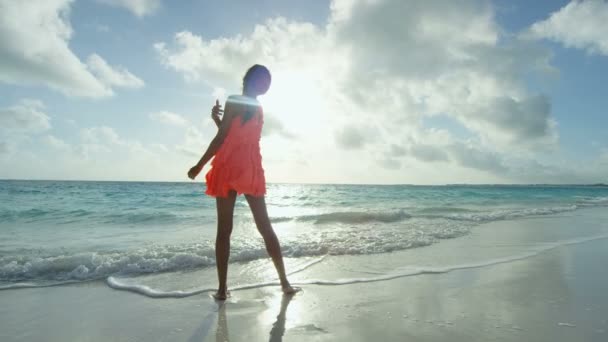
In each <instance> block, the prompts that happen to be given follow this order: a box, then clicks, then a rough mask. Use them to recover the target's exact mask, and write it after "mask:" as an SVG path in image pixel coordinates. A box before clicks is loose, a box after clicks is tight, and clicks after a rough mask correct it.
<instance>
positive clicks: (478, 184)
mask: <svg viewBox="0 0 608 342" xmlns="http://www.w3.org/2000/svg"><path fill="white" fill-rule="evenodd" d="M0 181H19V182H27V181H30V182H90V183H93V182H97V183H102V182H107V183H196V184H203V183H204V182H202V181H186V180H185V181H167V180H107V179H104V180H99V179H97V180H96V179H25V178H0ZM266 184H279V185H281V184H288V185H374V186H605V187H608V183H604V182H594V183H434V184H431V183H420V184H413V183H314V182H311V183H308V182H302V183H298V182H266Z"/></svg>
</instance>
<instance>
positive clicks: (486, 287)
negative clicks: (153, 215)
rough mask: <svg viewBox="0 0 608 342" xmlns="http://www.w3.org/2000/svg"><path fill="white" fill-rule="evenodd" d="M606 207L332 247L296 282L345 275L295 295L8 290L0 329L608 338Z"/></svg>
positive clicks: (160, 336) (160, 334)
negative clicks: (370, 250) (395, 245)
mask: <svg viewBox="0 0 608 342" xmlns="http://www.w3.org/2000/svg"><path fill="white" fill-rule="evenodd" d="M607 216H608V213H606V212H605V210H603V209H601V208H599V209H589V210H581V211H578V212H576V213H568V214H563V215H560V216H550V217H540V218H539V217H536V218H530V219H520V220H516V221H501V222H493V223H490V224H485V225H481V226H479V227H478V228H476V229H475V231H474V232H473V233H472V234H471V235H469V236H465V237H462V238H457V239H451V240H447V241H444V242H442V243H440V244H437V245H435V246H432V247H431V248H424V249H411V250H406V251H401V252H395V253H389V254H382V255H372V256H370V255H367V256H360V257H359V256H337V257H331V256H329V257H326V259H325V260H324V261H323V262H322V263H318V264H316V265H314V266H312V267H310V268H307V269H306V270H304V271H302V272H300V273H297V274H296V275H294V277H293V279H294V282H296V283H298V282H299V283H306V282H311V280H314V279H327V278H329V277H330V275H331V276H332V277H331V278H332V279H337V281H334V283H341V281H340V279H347V281H342V283H348V284H342V285H331V284H329V283H328V284H326V285H314V284H304V285H302V286H303V288H304V289H303V292H301V293H299V294H297V295H296V296H295V297H293V298H284V297H283V296H282V295H281V294H280V292H279V289H278V288H277V287H274V286H267V287H259V288H254V289H250V290H237V291H234V292H233V296H232V298H230V299H229V300H228V301H227V302H226V303H224V304H219V303H216V302H214V301H213V300H212V299H211V298H210V297H209V295H208V294H206V293H205V294H200V295H195V296H190V297H187V298H164V299H153V298H148V297H146V296H143V295H140V294H136V293H132V292H128V291H118V290H114V289H112V288H109V287H108V286H107V285H106V284H105V283H104V282H89V283H84V284H79V285H68V286H57V287H49V288H34V289H22V290H9V291H1V292H0V318H1V320H0V322H2V323H1V324H0V325H1V328H2V329H0V340H2V341H265V340H270V341H281V340H284V341H373V340H382V341H404V340H408V341H446V340H451V341H493V340H498V341H605V340H606V339H607V338H608V321H607V320H608V293H607V292H606V288H608V275H607V274H606V272H605V260H608V239H606V238H604V237H603V235H602V234H603V233H605V232H606V229H607V228H608V227H606V223H605V222H607V221H606V217H607ZM507 227H508V228H510V229H505V228H507ZM556 241H558V242H559V243H558V244H556V243H555V242H556ZM530 251H533V252H530ZM526 253H527V254H526ZM480 261H483V262H482V263H480ZM488 261H490V262H488ZM364 263H368V264H369V265H370V267H368V268H367V269H370V271H369V272H368V273H373V272H372V271H371V269H374V268H375V269H376V270H378V271H381V270H382V269H385V268H386V269H388V268H391V267H394V265H397V264H401V265H426V266H425V267H424V269H426V270H427V271H429V272H426V274H418V275H410V276H402V277H399V276H396V277H395V279H391V280H381V281H373V278H374V277H373V276H372V277H371V278H370V277H369V274H368V277H366V278H362V275H363V273H364V272H362V271H361V269H363V268H361V267H360V266H361V265H362V264H364ZM446 264H447V265H452V266H450V267H447V268H446V267H443V268H441V269H439V268H434V267H435V266H436V265H446ZM349 265H350V266H353V265H357V266H359V267H358V268H357V271H352V270H350V268H349ZM434 265H435V266H434ZM351 268H354V267H351ZM433 269H434V270H435V271H433V272H430V271H431V270H433ZM383 274H385V273H383ZM357 279H359V280H362V279H366V280H364V281H365V282H358V283H357ZM370 279H372V280H370Z"/></svg>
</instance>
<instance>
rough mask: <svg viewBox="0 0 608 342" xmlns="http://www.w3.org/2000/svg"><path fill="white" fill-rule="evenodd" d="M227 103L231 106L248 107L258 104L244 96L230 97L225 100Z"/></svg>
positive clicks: (251, 98) (258, 103) (256, 101)
mask: <svg viewBox="0 0 608 342" xmlns="http://www.w3.org/2000/svg"><path fill="white" fill-rule="evenodd" d="M226 102H227V103H231V104H240V105H249V106H259V105H260V102H259V101H258V100H257V99H254V98H253V97H249V96H244V95H230V96H228V98H227V99H226Z"/></svg>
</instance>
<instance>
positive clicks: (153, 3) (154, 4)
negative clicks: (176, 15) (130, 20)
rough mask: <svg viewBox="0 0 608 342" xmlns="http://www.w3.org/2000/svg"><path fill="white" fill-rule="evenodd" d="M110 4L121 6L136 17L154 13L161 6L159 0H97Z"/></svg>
mask: <svg viewBox="0 0 608 342" xmlns="http://www.w3.org/2000/svg"><path fill="white" fill-rule="evenodd" d="M97 1H98V2H100V3H104V4H108V5H110V6H115V7H122V8H125V9H127V10H129V11H131V12H132V13H133V14H134V15H136V16H138V17H144V16H146V15H151V14H153V13H155V12H156V11H157V10H158V9H159V8H160V6H161V0H97Z"/></svg>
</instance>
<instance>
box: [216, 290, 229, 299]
mask: <svg viewBox="0 0 608 342" xmlns="http://www.w3.org/2000/svg"><path fill="white" fill-rule="evenodd" d="M212 296H213V298H215V300H226V299H227V298H228V297H230V291H217V292H216V293H214V294H213V295H212Z"/></svg>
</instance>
